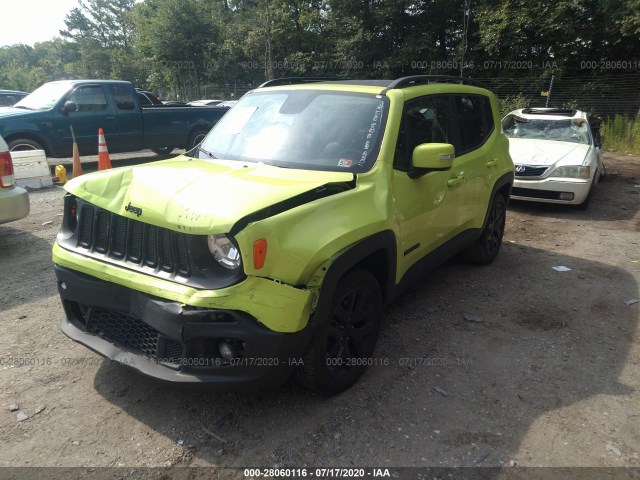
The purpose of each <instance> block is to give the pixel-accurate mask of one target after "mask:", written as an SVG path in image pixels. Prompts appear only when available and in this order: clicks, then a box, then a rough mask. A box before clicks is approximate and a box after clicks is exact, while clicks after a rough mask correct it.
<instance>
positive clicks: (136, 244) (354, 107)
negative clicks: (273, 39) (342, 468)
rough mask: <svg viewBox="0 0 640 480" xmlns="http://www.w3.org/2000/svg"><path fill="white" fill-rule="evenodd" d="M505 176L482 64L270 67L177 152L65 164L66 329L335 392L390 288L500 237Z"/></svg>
mask: <svg viewBox="0 0 640 480" xmlns="http://www.w3.org/2000/svg"><path fill="white" fill-rule="evenodd" d="M513 178H514V172H513V163H512V161H511V158H510V157H509V153H508V140H507V138H506V137H505V136H504V135H503V134H502V132H501V128H500V120H499V118H498V105H497V102H496V98H495V97H494V95H493V94H492V93H490V92H489V91H487V90H485V89H483V88H481V87H479V86H476V85H475V84H474V83H473V82H471V81H467V80H462V79H459V78H452V77H430V76H415V77H406V78H401V79H398V80H395V81H389V80H371V81H317V82H313V81H311V80H310V79H281V80H274V81H271V82H267V84H265V85H263V86H261V87H260V88H257V89H255V90H253V91H252V92H250V93H248V94H247V95H245V96H244V97H243V98H242V99H241V100H240V101H239V102H238V104H237V105H236V106H234V107H233V108H232V109H231V110H230V111H229V112H228V113H227V114H226V115H225V116H224V117H223V118H222V119H221V120H220V121H219V123H217V124H216V126H215V127H214V128H213V130H211V132H210V133H209V134H208V135H207V137H206V138H205V139H204V140H203V141H202V143H201V144H200V145H199V146H198V147H196V148H195V149H194V150H192V151H190V152H187V153H186V154H185V155H182V156H179V157H177V158H174V159H171V160H166V161H160V162H154V163H149V164H146V165H142V166H136V167H125V168H115V169H112V170H107V171H102V172H98V173H94V174H91V175H85V176H82V177H79V178H77V179H74V180H73V181H71V182H69V183H68V184H67V186H66V189H67V191H68V194H67V195H66V197H65V206H64V218H63V223H62V227H61V230H60V232H59V234H58V237H57V240H56V243H55V245H54V247H53V261H54V263H55V271H56V275H57V279H58V287H59V292H60V296H61V298H62V303H63V306H64V311H65V318H64V319H63V320H62V330H63V331H64V333H65V334H66V335H68V336H69V337H70V338H72V339H73V340H75V341H77V342H80V343H82V344H84V345H86V346H87V347H89V348H90V349H92V350H94V351H96V352H98V353H99V354H101V355H103V356H105V357H107V358H110V359H113V360H115V361H118V362H121V363H123V364H125V365H128V366H130V367H133V368H135V369H137V370H138V371H140V372H142V373H145V374H147V375H151V376H152V377H155V378H159V379H162V380H167V381H170V382H190V383H194V382H207V383H211V384H212V385H214V386H215V387H217V388H219V389H226V390H230V389H239V388H241V387H250V388H265V387H271V386H277V385H280V384H281V383H283V382H284V381H285V380H287V379H288V378H289V377H290V376H291V375H292V374H294V375H295V377H296V378H297V379H298V380H299V381H300V382H301V383H302V384H304V385H306V386H308V387H309V388H311V389H313V390H316V391H318V392H321V393H324V394H333V393H337V392H340V391H342V390H345V389H346V388H348V387H349V386H350V385H352V384H353V383H354V382H355V381H356V379H357V378H358V377H359V376H360V375H361V374H362V372H363V371H364V369H365V368H366V365H367V364H368V363H369V362H368V359H370V358H371V355H372V353H373V351H374V348H375V345H376V340H377V337H378V333H379V330H380V324H381V321H382V317H383V306H384V305H385V304H388V303H389V302H391V301H393V299H394V298H396V297H397V296H398V295H399V294H400V293H401V292H402V291H403V289H404V288H405V287H407V286H409V285H411V284H412V283H413V282H415V281H416V280H417V279H420V278H421V277H422V276H424V274H425V273H427V272H428V271H429V270H431V269H433V268H434V267H435V266H437V265H438V264H440V263H442V262H443V261H444V260H446V259H447V258H448V257H450V256H451V255H453V254H455V253H457V252H462V253H463V255H464V256H465V257H466V258H467V259H468V260H470V261H472V262H476V263H479V264H488V263H490V262H491V261H492V260H493V259H494V258H495V257H496V255H497V254H498V251H499V249H500V245H501V242H502V234H503V231H504V226H505V209H506V204H507V201H508V198H509V194H510V190H511V186H512V183H513Z"/></svg>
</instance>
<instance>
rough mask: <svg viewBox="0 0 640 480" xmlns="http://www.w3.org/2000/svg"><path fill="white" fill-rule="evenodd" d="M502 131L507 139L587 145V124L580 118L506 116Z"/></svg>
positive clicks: (588, 141)
mask: <svg viewBox="0 0 640 480" xmlns="http://www.w3.org/2000/svg"><path fill="white" fill-rule="evenodd" d="M502 129H503V130H504V133H505V134H506V135H507V137H509V138H531V139H535V140H555V141H558V142H571V143H582V144H587V145H588V144H589V143H591V142H590V138H591V137H590V136H589V124H588V123H587V122H586V121H585V120H583V119H581V118H562V119H531V118H524V117H519V116H517V115H507V116H506V117H505V118H504V120H503V121H502Z"/></svg>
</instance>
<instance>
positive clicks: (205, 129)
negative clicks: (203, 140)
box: [184, 122, 213, 151]
mask: <svg viewBox="0 0 640 480" xmlns="http://www.w3.org/2000/svg"><path fill="white" fill-rule="evenodd" d="M212 128H213V124H211V123H205V122H198V123H196V124H194V125H193V126H192V127H191V129H190V130H189V133H188V135H187V143H186V145H185V147H184V148H185V149H186V150H187V151H189V150H191V149H193V148H194V147H195V146H196V145H197V144H198V143H200V142H197V143H194V140H195V138H196V136H197V135H198V134H200V133H202V134H203V135H207V134H208V133H209V132H210V131H211V129H212ZM192 143H193V145H192Z"/></svg>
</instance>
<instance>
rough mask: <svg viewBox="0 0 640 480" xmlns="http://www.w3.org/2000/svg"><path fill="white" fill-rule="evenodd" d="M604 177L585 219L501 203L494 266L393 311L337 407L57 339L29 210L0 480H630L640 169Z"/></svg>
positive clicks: (19, 239)
mask: <svg viewBox="0 0 640 480" xmlns="http://www.w3.org/2000/svg"><path fill="white" fill-rule="evenodd" d="M607 166H608V169H609V172H610V174H611V175H610V177H609V178H608V180H607V181H606V182H604V183H602V184H601V185H600V186H599V188H598V190H597V192H596V194H595V197H594V199H593V203H592V205H591V207H590V209H589V210H588V211H586V212H583V211H579V210H576V209H573V208H565V207H557V206H545V205H536V204H529V203H514V204H512V205H511V207H510V208H509V212H508V224H507V230H506V233H505V243H504V247H503V250H502V252H501V254H500V256H499V258H498V260H497V261H496V262H495V263H494V264H493V265H491V266H490V267H474V266H469V265H467V264H464V263H461V262H459V261H451V262H449V263H447V264H446V265H444V266H443V267H441V268H439V269H438V270H437V271H435V272H433V273H432V274H431V275H430V276H429V278H428V279H427V280H425V281H424V282H422V283H421V284H419V285H417V286H416V287H415V288H413V289H412V290H411V291H410V292H409V293H408V294H406V295H405V296H403V297H402V298H400V300H399V301H397V302H396V303H395V304H394V305H393V306H392V307H391V308H389V309H388V311H387V312H386V317H385V325H384V328H383V332H382V336H381V338H380V341H379V344H378V347H377V350H376V354H375V355H376V358H378V359H387V360H388V361H389V365H387V366H377V367H373V368H371V369H369V371H368V372H367V373H366V374H365V376H364V378H363V379H362V380H361V381H360V382H359V383H358V384H357V385H356V386H355V387H354V388H352V389H351V390H349V391H347V392H345V393H343V394H342V395H339V396H336V397H333V398H322V397H319V396H316V395H313V394H310V393H308V392H307V391H305V390H304V389H302V388H301V387H298V386H296V385H295V384H288V385H286V386H285V387H284V388H283V389H282V390H280V391H279V392H274V393H263V394H215V393H211V392H207V391H200V390H196V391H194V390H185V389H179V388H173V387H170V386H166V385H164V384H160V383H157V382H155V381H153V380H151V379H148V378H145V377H142V376H141V375H139V374H137V373H136V372H134V371H130V370H128V369H126V368H125V367H123V366H121V365H118V364H114V363H111V362H107V361H103V360H102V359H101V358H100V357H98V356H97V355H95V354H93V353H91V352H90V351H89V350H87V349H86V348H84V347H82V346H80V345H77V344H75V343H73V342H72V341H70V340H69V339H67V338H66V337H65V336H64V335H63V334H62V333H61V332H60V329H59V322H60V318H61V316H62V308H61V306H60V303H59V300H58V297H57V292H56V283H55V278H54V275H53V272H52V268H51V260H50V249H51V244H52V242H53V241H54V238H55V235H56V232H57V230H58V225H59V223H60V220H61V217H60V216H59V215H58V214H59V213H60V212H61V205H62V196H63V191H62V190H61V189H60V188H53V189H49V190H44V191H37V192H33V193H32V194H31V202H32V213H31V215H30V216H29V217H28V218H26V219H24V220H22V221H18V222H14V223H11V224H8V225H2V226H0V272H1V273H0V310H1V312H2V313H1V315H0V317H1V321H2V324H3V326H4V328H3V329H2V334H1V337H0V338H1V339H2V340H1V342H0V361H1V362H2V364H1V365H0V386H1V388H0V467H2V466H4V467H6V466H65V467H67V466H69V467H70V466H126V467H135V466H141V467H142V466H170V465H171V466H176V465H177V466H180V465H190V466H209V465H215V466H241V467H246V466H281V467H301V466H314V467H315V466H344V467H353V466H363V467H364V466H379V467H391V466H396V467H397V466H432V467H440V466H478V465H482V466H514V465H519V466H610V467H615V466H636V465H637V464H640V456H639V455H640V409H639V406H640V395H639V393H638V390H637V387H638V385H639V384H640V336H639V334H638V320H639V311H640V303H636V304H633V305H625V302H626V301H629V300H631V299H639V298H640V292H639V288H638V283H639V282H640V245H639V243H640V234H639V232H640V213H639V210H640V158H638V157H629V156H615V155H608V157H607ZM554 266H566V267H568V268H570V269H571V270H570V271H566V272H558V271H555V270H553V269H552V267H554ZM16 359H23V360H24V361H26V363H28V365H14V364H15V363H16ZM69 359H71V360H72V361H70V360H69ZM406 359H413V360H412V361H411V362H408V361H407V360H406ZM71 363H73V365H72V364H71ZM14 404H16V405H18V406H19V411H13V412H11V411H10V406H11V405H14ZM20 413H23V414H25V415H27V416H28V418H27V419H26V420H23V421H18V414H20Z"/></svg>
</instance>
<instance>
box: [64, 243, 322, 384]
mask: <svg viewBox="0 0 640 480" xmlns="http://www.w3.org/2000/svg"><path fill="white" fill-rule="evenodd" d="M70 257H80V258H77V259H74V258H70ZM53 259H54V263H55V273H56V277H57V280H58V291H59V293H60V297H61V299H62V304H63V306H64V310H65V317H64V318H63V320H62V325H61V327H62V331H63V332H64V333H65V334H66V335H67V336H68V337H70V338H71V339H73V340H75V341H77V342H79V343H81V344H83V345H85V346H87V347H89V348H90V349H92V350H94V351H95V352H97V353H99V354H101V355H103V356H105V357H107V358H109V359H111V360H115V361H118V362H120V363H122V364H124V365H127V366H130V367H132V368H134V369H136V370H138V371H140V372H142V373H144V374H146V375H150V376H152V377H155V378H158V379H161V380H164V381H169V382H181V383H211V384H215V386H216V387H217V389H219V390H237V389H239V388H243V387H246V388H251V389H253V388H270V387H275V386H277V385H280V384H281V383H283V382H284V381H285V380H286V379H287V378H288V377H289V376H290V374H291V372H292V370H293V368H294V367H295V366H296V365H299V363H300V361H301V360H300V357H301V356H302V354H303V353H304V350H305V348H306V346H307V344H308V341H309V339H310V336H311V335H310V330H311V327H310V326H308V325H307V322H308V318H309V314H310V309H311V294H310V292H308V291H305V290H299V289H295V288H293V287H290V286H288V285H282V284H278V283H276V282H273V281H270V280H266V279H260V278H248V279H247V280H245V281H244V282H242V283H240V284H237V285H234V286H233V287H229V288H227V289H221V290H213V291H209V290H201V291H200V290H194V289H191V288H189V287H186V286H184V285H176V284H172V283H171V282H167V281H165V280H160V279H155V278H151V277H149V276H147V275H142V274H138V273H137V272H132V271H129V270H124V269H121V268H120V269H119V268H117V267H114V266H111V265H107V264H102V263H100V262H97V261H96V260H93V259H86V258H85V257H82V256H80V255H77V254H74V253H72V252H68V251H66V250H64V249H61V248H60V247H59V246H56V247H54V255H53ZM74 260H75V261H74ZM69 267H70V268H69ZM139 276H141V277H142V278H138V277H139ZM143 280H144V281H143ZM145 282H146V283H145ZM126 284H128V285H126ZM166 284H168V285H166ZM130 285H135V286H136V288H131V287H130ZM138 287H140V288H138ZM163 287H165V288H163ZM185 300H190V301H188V302H187V301H185Z"/></svg>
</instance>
